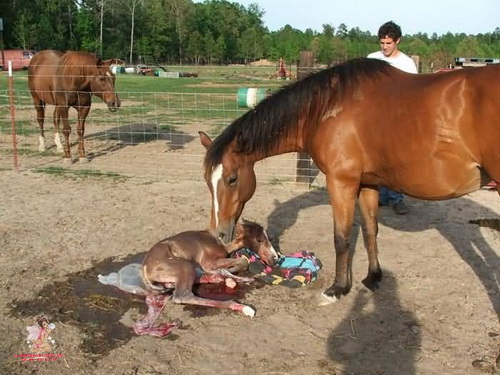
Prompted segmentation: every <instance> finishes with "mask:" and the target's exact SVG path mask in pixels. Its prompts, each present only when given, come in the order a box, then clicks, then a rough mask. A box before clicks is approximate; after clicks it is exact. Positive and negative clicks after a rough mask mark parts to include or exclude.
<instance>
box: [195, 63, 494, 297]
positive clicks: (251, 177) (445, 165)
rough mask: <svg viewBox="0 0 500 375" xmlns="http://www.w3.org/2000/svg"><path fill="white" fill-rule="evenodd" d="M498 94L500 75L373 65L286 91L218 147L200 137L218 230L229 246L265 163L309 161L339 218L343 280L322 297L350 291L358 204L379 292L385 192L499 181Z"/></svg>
mask: <svg viewBox="0 0 500 375" xmlns="http://www.w3.org/2000/svg"><path fill="white" fill-rule="evenodd" d="M499 90H500V65H497V66H494V65H491V66H486V67H481V68H469V69H460V70H456V71H451V72H447V73H443V74H424V75H417V74H409V73H405V72H402V71H400V70H398V69H396V68H393V67H391V66H390V65H389V64H387V63H386V62H383V61H380V60H376V59H366V58H361V59H354V60H351V61H348V62H346V63H343V64H340V65H337V66H334V67H332V68H329V69H325V70H323V71H320V72H317V73H315V74H312V75H310V76H308V77H306V78H304V79H303V80H300V81H297V82H295V83H293V84H291V85H289V86H287V87H284V88H283V89H281V90H280V91H278V92H276V93H275V94H274V95H272V96H271V97H269V98H267V99H265V100H263V101H262V102H261V103H259V104H258V105H257V106H256V107H255V108H254V109H252V110H250V111H248V112H247V113H246V114H244V115H242V116H241V117H240V118H238V119H236V120H235V121H234V122H233V123H231V124H230V125H229V126H228V127H227V128H226V129H224V131H223V132H222V133H221V134H220V135H219V136H218V137H217V138H215V139H214V140H213V142H212V140H211V139H210V138H209V137H208V136H207V135H206V134H205V133H202V132H200V140H201V143H202V144H203V145H204V146H205V147H206V148H207V153H206V155H205V160H204V164H205V180H206V182H207V185H208V187H209V190H210V193H211V195H212V211H211V227H212V229H214V230H216V232H217V233H218V236H219V237H220V238H221V240H223V241H224V242H226V243H227V242H229V241H231V239H232V237H233V231H234V226H235V223H236V222H237V220H238V218H239V217H240V215H241V213H242V211H243V208H244V206H245V203H246V202H247V201H248V200H249V199H250V198H251V197H252V195H253V194H254V191H255V188H256V180H255V173H254V164H255V162H256V161H258V160H262V159H264V158H267V157H270V156H273V155H278V154H283V153H287V152H294V151H304V152H307V153H309V154H310V156H311V158H312V159H313V160H314V162H315V164H316V165H317V166H318V168H319V169H320V170H321V171H322V172H323V173H324V174H325V176H326V183H327V189H328V193H329V195H330V202H331V206H332V211H333V221H334V225H333V234H334V248H335V253H336V263H335V278H334V281H333V284H332V285H331V286H330V287H329V288H328V289H326V290H325V291H324V292H323V294H322V297H323V300H324V303H329V302H333V301H335V300H336V299H337V298H340V296H341V295H345V294H347V293H348V292H349V291H350V289H351V280H352V277H351V264H350V262H351V257H350V251H351V250H350V243H349V235H350V232H351V228H352V225H353V218H354V209H355V202H356V199H358V201H359V206H360V209H361V216H362V232H363V238H364V244H365V247H366V251H367V253H368V260H369V265H368V275H367V276H366V278H365V279H364V280H363V284H364V285H365V286H366V287H368V288H369V289H371V290H374V289H376V288H378V284H379V282H380V281H381V279H382V271H381V268H380V264H379V259H378V249H377V240H376V237H377V231H378V223H377V215H378V186H379V185H384V186H387V187H389V188H391V189H394V190H398V191H401V192H403V193H404V194H407V195H409V196H412V197H415V198H420V199H426V200H442V199H450V198H456V197H460V196H462V195H464V194H467V193H470V192H473V191H475V190H477V189H479V187H480V186H482V185H483V184H484V183H486V182H487V181H489V180H490V179H493V180H495V181H497V182H498V181H500V152H498V145H499V144H500V96H499V95H497V92H498V91H499ZM497 190H500V188H498V187H497Z"/></svg>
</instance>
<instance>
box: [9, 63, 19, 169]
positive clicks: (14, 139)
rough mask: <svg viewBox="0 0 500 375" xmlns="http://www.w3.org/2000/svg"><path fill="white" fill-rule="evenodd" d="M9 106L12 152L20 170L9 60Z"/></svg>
mask: <svg viewBox="0 0 500 375" xmlns="http://www.w3.org/2000/svg"><path fill="white" fill-rule="evenodd" d="M8 81H9V106H10V120H11V129H12V153H13V157H14V168H15V170H16V171H18V170H19V163H18V160H17V136H16V134H17V132H16V108H15V105H14V80H13V77H12V61H9V79H8Z"/></svg>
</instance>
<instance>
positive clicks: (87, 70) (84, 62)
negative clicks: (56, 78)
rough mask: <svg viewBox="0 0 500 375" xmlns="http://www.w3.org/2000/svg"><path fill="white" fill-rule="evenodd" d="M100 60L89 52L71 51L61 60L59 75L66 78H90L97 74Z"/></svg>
mask: <svg viewBox="0 0 500 375" xmlns="http://www.w3.org/2000/svg"><path fill="white" fill-rule="evenodd" d="M99 62H100V59H97V58H96V57H95V55H93V54H91V53H87V52H80V51H69V52H66V53H64V54H63V55H62V56H61V58H60V59H59V71H58V74H59V75H60V76H64V77H89V76H95V75H96V74H97V64H98V63H99Z"/></svg>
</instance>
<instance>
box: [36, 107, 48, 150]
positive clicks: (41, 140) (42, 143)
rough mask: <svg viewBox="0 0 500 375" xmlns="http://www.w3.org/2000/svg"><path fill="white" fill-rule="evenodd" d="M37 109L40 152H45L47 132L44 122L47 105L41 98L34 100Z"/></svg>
mask: <svg viewBox="0 0 500 375" xmlns="http://www.w3.org/2000/svg"><path fill="white" fill-rule="evenodd" d="M33 101H34V103H35V109H36V120H37V121H38V126H39V127H40V136H39V137H38V142H39V143H38V151H42V152H43V151H45V150H46V147H45V132H44V130H43V122H44V120H45V103H44V102H43V101H42V100H41V99H40V98H33Z"/></svg>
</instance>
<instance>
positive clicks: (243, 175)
mask: <svg viewBox="0 0 500 375" xmlns="http://www.w3.org/2000/svg"><path fill="white" fill-rule="evenodd" d="M199 134H200V140H201V144H202V145H203V146H205V148H206V149H207V150H208V149H209V148H210V145H211V144H212V140H211V139H210V137H209V136H208V135H207V134H205V133H203V132H199ZM253 168H254V162H253V161H250V160H248V159H247V158H246V157H245V155H242V154H239V153H237V152H235V151H231V149H228V150H227V152H225V153H224V155H222V158H221V161H220V163H218V164H216V165H215V166H214V167H213V168H212V167H207V168H206V170H205V181H206V183H207V185H208V188H209V190H210V193H211V194H212V214H211V219H210V228H211V229H212V230H213V231H214V232H215V234H216V236H217V237H218V238H219V239H220V240H221V241H222V243H224V245H228V244H229V243H230V242H231V241H232V240H233V238H234V229H235V225H236V223H237V222H238V219H239V217H240V215H241V213H242V212H243V208H244V207H245V203H246V202H247V201H248V200H249V199H250V198H252V196H253V194H254V192H255V187H256V181H255V172H254V170H253Z"/></svg>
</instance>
